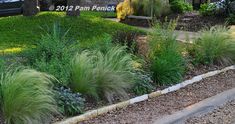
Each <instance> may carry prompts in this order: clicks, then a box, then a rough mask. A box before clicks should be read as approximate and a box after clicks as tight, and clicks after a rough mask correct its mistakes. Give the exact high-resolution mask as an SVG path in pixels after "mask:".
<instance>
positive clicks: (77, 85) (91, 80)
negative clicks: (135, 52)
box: [71, 46, 134, 102]
mask: <svg viewBox="0 0 235 124" xmlns="http://www.w3.org/2000/svg"><path fill="white" fill-rule="evenodd" d="M133 71H134V68H133V59H132V55H131V54H128V53H126V48H125V47H119V46H116V47H112V48H111V49H109V50H108V51H107V52H106V53H102V52H100V51H98V50H96V51H83V52H82V53H80V54H77V55H76V56H75V57H74V59H73V61H72V75H71V76H72V83H71V88H72V89H73V90H74V91H77V92H79V93H82V94H84V95H87V96H91V97H93V98H96V99H102V98H104V99H106V100H108V101H109V102H112V101H113V100H114V97H115V96H118V97H119V98H127V97H128V95H127V92H126V90H127V89H129V88H131V86H132V84H133V82H134V75H133V73H132V72H133Z"/></svg>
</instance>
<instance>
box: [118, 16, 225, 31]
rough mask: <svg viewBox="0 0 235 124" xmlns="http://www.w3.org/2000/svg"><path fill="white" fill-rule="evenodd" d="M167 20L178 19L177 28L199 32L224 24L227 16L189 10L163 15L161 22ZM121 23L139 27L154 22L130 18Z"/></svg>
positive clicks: (148, 25) (149, 25) (147, 25)
mask: <svg viewBox="0 0 235 124" xmlns="http://www.w3.org/2000/svg"><path fill="white" fill-rule="evenodd" d="M165 18H167V20H172V19H173V20H174V19H178V23H177V26H176V30H183V31H190V32H198V31H200V30H201V29H203V28H210V27H212V26H215V25H224V24H225V18H222V17H218V16H201V15H199V14H198V13H197V12H188V13H184V14H171V15H168V16H167V17H162V18H160V19H159V20H160V21H161V22H164V21H165ZM121 23H124V24H128V25H132V26H139V27H147V28H149V27H151V25H152V24H154V23H153V22H152V21H149V20H143V19H141V20H140V19H128V18H126V19H125V20H122V21H121Z"/></svg>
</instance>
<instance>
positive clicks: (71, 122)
mask: <svg viewBox="0 0 235 124" xmlns="http://www.w3.org/2000/svg"><path fill="white" fill-rule="evenodd" d="M228 70H235V65H233V66H229V67H226V68H224V69H221V70H216V71H211V72H208V73H205V74H202V75H198V76H195V77H193V78H192V79H191V80H186V81H183V82H181V83H179V84H176V85H173V86H171V87H168V88H166V89H164V90H161V91H160V90H159V91H155V92H152V93H150V94H145V95H142V96H137V97H135V98H132V99H129V100H127V101H123V102H119V103H117V104H113V105H109V106H105V107H102V108H99V109H96V110H91V111H87V112H86V113H84V114H82V115H79V116H75V117H71V118H68V119H66V120H64V121H61V122H56V123H54V124H77V123H78V122H81V121H85V120H89V119H91V118H94V117H97V116H99V115H102V114H106V113H108V112H110V111H114V110H117V109H120V108H125V107H127V106H129V105H131V104H135V103H138V102H142V101H146V100H147V99H150V98H155V97H157V96H160V95H163V94H167V93H170V92H174V91H177V90H179V89H181V88H183V87H186V86H187V85H190V84H193V83H196V82H199V81H201V80H203V79H205V78H208V77H211V76H215V75H217V74H220V73H222V72H226V71H228Z"/></svg>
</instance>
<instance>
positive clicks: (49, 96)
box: [0, 69, 57, 124]
mask: <svg viewBox="0 0 235 124" xmlns="http://www.w3.org/2000/svg"><path fill="white" fill-rule="evenodd" d="M51 80H54V78H53V77H52V76H49V75H47V74H44V73H40V72H37V71H35V70H30V69H24V70H16V71H8V72H6V73H4V74H3V75H2V76H1V77H0V91H1V92H0V94H1V96H0V106H1V110H2V111H3V115H4V118H5V121H6V123H7V124H49V122H50V119H51V118H52V117H53V114H55V113H57V111H56V110H57V107H56V102H55V100H54V98H53V96H54V93H53V90H52V86H53V85H52V82H51Z"/></svg>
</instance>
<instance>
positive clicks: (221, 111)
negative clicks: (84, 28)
mask: <svg viewBox="0 0 235 124" xmlns="http://www.w3.org/2000/svg"><path fill="white" fill-rule="evenodd" d="M234 123H235V100H233V101H230V102H228V103H226V104H225V105H224V106H221V107H218V108H217V109H215V110H214V111H212V112H209V113H208V114H206V115H200V116H198V117H192V118H189V119H188V120H187V121H186V123H185V124H234Z"/></svg>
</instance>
